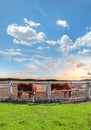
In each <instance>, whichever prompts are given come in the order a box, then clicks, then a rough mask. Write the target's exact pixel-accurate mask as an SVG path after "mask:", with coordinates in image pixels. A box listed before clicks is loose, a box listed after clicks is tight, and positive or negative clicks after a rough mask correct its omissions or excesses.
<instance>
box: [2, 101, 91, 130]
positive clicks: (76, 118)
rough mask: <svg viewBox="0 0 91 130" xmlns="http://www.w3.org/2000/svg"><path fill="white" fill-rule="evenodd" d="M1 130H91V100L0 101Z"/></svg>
mask: <svg viewBox="0 0 91 130" xmlns="http://www.w3.org/2000/svg"><path fill="white" fill-rule="evenodd" d="M0 130H91V102H86V103H77V104H37V103H26V104H23V103H22V104H21V103H20V104H19V103H8V102H0Z"/></svg>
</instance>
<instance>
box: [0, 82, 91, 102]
mask: <svg viewBox="0 0 91 130" xmlns="http://www.w3.org/2000/svg"><path fill="white" fill-rule="evenodd" d="M22 82H28V83H33V84H36V85H37V86H38V92H37V94H36V95H32V97H31V99H29V98H28V94H27V93H26V92H23V95H22V99H20V100H19V99H18V98H17V84H19V83H22ZM52 83H53V84H56V83H62V82H55V81H49V82H47V81H46V82H39V81H38V82H36V81H35V82H29V81H11V82H9V81H0V101H2V100H12V101H31V102H62V103H66V102H67V103H69V102H79V101H88V100H90V99H91V81H77V82H75V81H71V82H69V83H70V84H71V85H72V96H71V98H69V97H68V95H67V96H66V98H64V96H63V95H64V92H65V91H69V90H55V91H53V92H51V84H52Z"/></svg>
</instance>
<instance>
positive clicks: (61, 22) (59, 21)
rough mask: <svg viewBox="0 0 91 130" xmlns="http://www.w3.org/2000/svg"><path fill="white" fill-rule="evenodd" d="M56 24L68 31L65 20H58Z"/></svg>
mask: <svg viewBox="0 0 91 130" xmlns="http://www.w3.org/2000/svg"><path fill="white" fill-rule="evenodd" d="M56 24H57V25H60V26H62V27H64V28H68V29H69V25H68V23H67V21H66V20H61V19H59V20H57V21H56Z"/></svg>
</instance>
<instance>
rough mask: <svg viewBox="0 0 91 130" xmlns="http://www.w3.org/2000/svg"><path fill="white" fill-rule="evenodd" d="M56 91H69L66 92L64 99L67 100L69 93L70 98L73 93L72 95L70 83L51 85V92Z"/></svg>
mask: <svg viewBox="0 0 91 130" xmlns="http://www.w3.org/2000/svg"><path fill="white" fill-rule="evenodd" d="M54 90H67V91H64V98H66V94H67V92H68V95H69V98H70V97H71V93H72V85H71V84H69V83H68V82H65V83H56V84H51V92H52V91H54Z"/></svg>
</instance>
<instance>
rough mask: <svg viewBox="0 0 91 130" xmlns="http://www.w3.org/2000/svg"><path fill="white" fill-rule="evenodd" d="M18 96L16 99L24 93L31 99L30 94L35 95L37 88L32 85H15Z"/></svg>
mask: <svg viewBox="0 0 91 130" xmlns="http://www.w3.org/2000/svg"><path fill="white" fill-rule="evenodd" d="M17 90H18V94H17V97H18V98H21V96H22V93H23V92H26V93H28V94H29V98H31V95H32V94H34V95H35V94H36V93H37V91H38V87H37V86H36V85H35V84H32V83H19V84H18V85H17Z"/></svg>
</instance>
